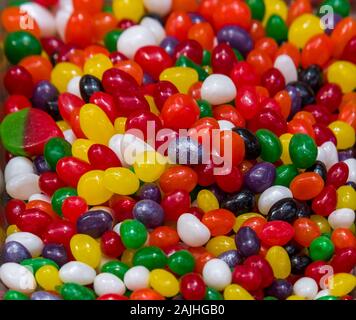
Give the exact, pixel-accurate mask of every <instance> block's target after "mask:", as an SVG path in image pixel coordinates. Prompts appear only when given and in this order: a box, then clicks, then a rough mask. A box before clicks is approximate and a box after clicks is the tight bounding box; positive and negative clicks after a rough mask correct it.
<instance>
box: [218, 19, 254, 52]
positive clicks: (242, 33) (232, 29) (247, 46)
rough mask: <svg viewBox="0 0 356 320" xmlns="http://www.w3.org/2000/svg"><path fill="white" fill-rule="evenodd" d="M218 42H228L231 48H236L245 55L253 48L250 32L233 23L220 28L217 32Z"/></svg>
mask: <svg viewBox="0 0 356 320" xmlns="http://www.w3.org/2000/svg"><path fill="white" fill-rule="evenodd" d="M217 39H218V42H219V43H224V42H226V43H228V44H229V45H230V46H231V47H232V48H234V49H237V50H238V51H239V52H240V53H241V54H242V55H244V56H246V55H247V54H248V53H249V52H250V51H251V50H252V49H253V46H254V44H253V40H252V38H251V36H250V34H249V33H248V32H247V31H246V30H244V29H242V28H240V27H238V26H235V25H228V26H225V27H223V28H221V29H220V30H219V32H218V34H217Z"/></svg>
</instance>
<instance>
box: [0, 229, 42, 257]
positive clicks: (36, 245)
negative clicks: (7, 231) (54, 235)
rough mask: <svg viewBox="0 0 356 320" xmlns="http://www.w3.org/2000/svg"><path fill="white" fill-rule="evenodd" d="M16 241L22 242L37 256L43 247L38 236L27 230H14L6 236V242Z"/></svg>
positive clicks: (33, 255)
mask: <svg viewBox="0 0 356 320" xmlns="http://www.w3.org/2000/svg"><path fill="white" fill-rule="evenodd" d="M11 241H16V242H19V243H20V244H22V245H23V246H24V247H25V248H26V249H27V250H28V251H29V252H30V254H31V255H32V257H37V256H39V255H40V254H41V252H42V249H43V242H42V240H41V238H39V237H38V236H36V235H34V234H32V233H29V232H16V233H13V234H11V235H10V236H8V237H7V238H6V243H8V242H11Z"/></svg>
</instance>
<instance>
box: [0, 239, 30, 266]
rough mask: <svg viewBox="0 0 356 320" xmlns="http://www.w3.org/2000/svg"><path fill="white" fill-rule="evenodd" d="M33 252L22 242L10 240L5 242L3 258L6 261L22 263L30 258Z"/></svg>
mask: <svg viewBox="0 0 356 320" xmlns="http://www.w3.org/2000/svg"><path fill="white" fill-rule="evenodd" d="M30 258H32V257H31V254H30V252H29V251H28V250H27V249H26V247H25V246H23V245H22V244H21V243H19V242H17V241H9V242H7V243H5V244H4V246H3V249H2V257H1V260H2V261H3V262H4V263H5V262H15V263H20V262H21V261H23V260H25V259H30Z"/></svg>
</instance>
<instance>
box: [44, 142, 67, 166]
mask: <svg viewBox="0 0 356 320" xmlns="http://www.w3.org/2000/svg"><path fill="white" fill-rule="evenodd" d="M71 155H72V145H71V144H70V143H69V142H68V141H66V140H64V139H62V138H52V139H49V140H48V141H47V143H46V144H45V147H44V157H45V159H46V162H47V163H48V164H49V166H50V167H51V168H52V169H53V170H55V169H56V165H57V162H58V161H59V160H60V159H62V158H64V157H69V156H71Z"/></svg>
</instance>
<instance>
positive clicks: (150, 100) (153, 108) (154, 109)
mask: <svg viewBox="0 0 356 320" xmlns="http://www.w3.org/2000/svg"><path fill="white" fill-rule="evenodd" d="M145 98H146V100H147V102H148V104H149V106H150V111H151V112H152V113H154V114H155V115H156V116H159V115H160V111H159V110H158V109H157V106H156V104H155V101H154V99H153V97H151V96H147V95H146V96H145Z"/></svg>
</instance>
